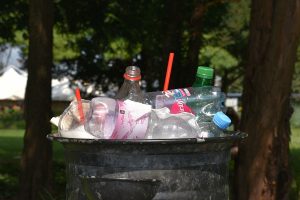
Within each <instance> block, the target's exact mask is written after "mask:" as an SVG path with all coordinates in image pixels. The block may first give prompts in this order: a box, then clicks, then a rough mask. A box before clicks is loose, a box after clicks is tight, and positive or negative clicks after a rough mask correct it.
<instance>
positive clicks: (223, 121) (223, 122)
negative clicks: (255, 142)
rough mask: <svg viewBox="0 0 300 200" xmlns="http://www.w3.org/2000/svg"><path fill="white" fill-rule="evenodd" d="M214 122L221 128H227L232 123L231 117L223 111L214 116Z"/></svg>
mask: <svg viewBox="0 0 300 200" xmlns="http://www.w3.org/2000/svg"><path fill="white" fill-rule="evenodd" d="M213 122H214V123H215V124H216V125H217V126H218V127H219V128H220V129H226V128H227V127H228V126H229V125H230V123H231V120H230V118H229V117H228V116H227V115H225V114H224V113H223V112H217V113H216V114H215V116H214V117H213Z"/></svg>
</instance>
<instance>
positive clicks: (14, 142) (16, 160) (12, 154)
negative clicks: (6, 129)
mask: <svg viewBox="0 0 300 200" xmlns="http://www.w3.org/2000/svg"><path fill="white" fill-rule="evenodd" d="M22 148H23V137H0V200H12V199H13V198H14V197H15V196H16V194H17V192H18V190H19V175H20V159H21V153H22ZM53 174H54V177H53V178H54V180H53V183H54V184H53V193H52V196H53V197H55V200H63V199H65V187H66V182H65V163H64V153H63V147H62V145H61V144H59V143H54V144H53Z"/></svg>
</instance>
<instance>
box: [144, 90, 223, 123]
mask: <svg viewBox="0 0 300 200" xmlns="http://www.w3.org/2000/svg"><path fill="white" fill-rule="evenodd" d="M224 97H225V95H224V94H223V93H222V92H221V89H220V88H218V87H212V86H205V87H190V88H182V89H175V90H168V91H159V92H148V93H146V94H145V102H146V103H147V104H149V105H151V106H152V108H154V109H159V108H163V107H167V108H169V109H170V111H171V114H177V113H181V112H188V113H193V114H195V115H196V117H197V121H211V119H212V117H213V115H214V114H215V113H216V112H218V111H222V109H223V103H222V102H223V101H224Z"/></svg>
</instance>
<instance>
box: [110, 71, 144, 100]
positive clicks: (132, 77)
mask: <svg viewBox="0 0 300 200" xmlns="http://www.w3.org/2000/svg"><path fill="white" fill-rule="evenodd" d="M140 80H141V70H140V68H139V67H137V66H128V67H127V68H126V71H125V73H124V82H123V85H122V86H121V88H120V90H119V91H118V93H117V95H116V96H115V98H116V99H119V100H126V99H130V100H132V101H137V102H141V103H143V102H144V97H143V93H142V91H141V88H140V84H139V82H140Z"/></svg>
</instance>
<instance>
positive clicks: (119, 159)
mask: <svg viewBox="0 0 300 200" xmlns="http://www.w3.org/2000/svg"><path fill="white" fill-rule="evenodd" d="M246 136H247V135H246V134H245V133H242V132H233V133H232V132H231V133H230V134H228V136H226V137H216V138H206V139H203V140H202V139H196V138H191V139H161V140H101V139H99V140H91V139H70V138H62V137H59V136H58V135H57V134H52V135H48V136H47V137H48V138H49V139H50V140H53V141H58V142H60V143H62V144H63V146H64V150H65V160H66V175H67V176H66V179H67V180H66V181H67V186H66V199H67V200H123V199H126V200H130V199H134V200H146V199H149V200H150V199H154V200H163V199H172V200H174V199H178V200H179V199H180V200H190V199H197V200H199V199H218V200H224V199H228V198H229V186H228V170H229V169H228V163H229V159H230V147H231V145H232V143H233V142H234V141H237V140H241V139H243V138H245V137H246Z"/></svg>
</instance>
